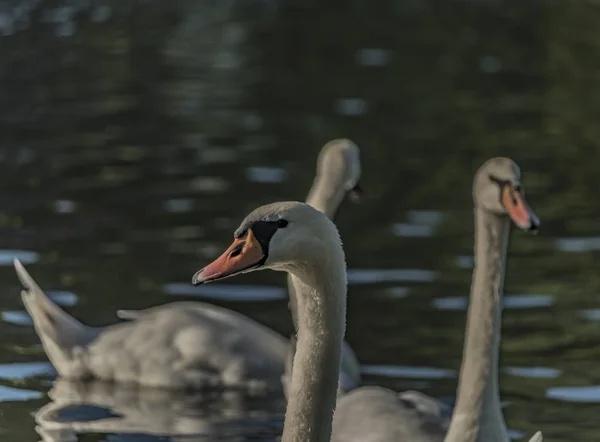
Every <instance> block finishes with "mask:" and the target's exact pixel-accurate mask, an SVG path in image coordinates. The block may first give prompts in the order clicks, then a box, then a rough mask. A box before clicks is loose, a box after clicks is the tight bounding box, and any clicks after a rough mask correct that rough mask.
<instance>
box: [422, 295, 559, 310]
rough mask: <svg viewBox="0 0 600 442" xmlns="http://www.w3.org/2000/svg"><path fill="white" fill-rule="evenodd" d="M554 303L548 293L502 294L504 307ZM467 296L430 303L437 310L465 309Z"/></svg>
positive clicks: (531, 306) (515, 307)
mask: <svg viewBox="0 0 600 442" xmlns="http://www.w3.org/2000/svg"><path fill="white" fill-rule="evenodd" d="M553 303H554V297H553V296H550V295H504V298H503V305H504V308H505V309H520V308H536V307H548V306H551V305H552V304H553ZM468 304H469V298H467V297H466V296H453V297H447V298H438V299H434V300H433V302H432V305H433V306H434V307H435V308H437V309H439V310H466V308H467V306H468Z"/></svg>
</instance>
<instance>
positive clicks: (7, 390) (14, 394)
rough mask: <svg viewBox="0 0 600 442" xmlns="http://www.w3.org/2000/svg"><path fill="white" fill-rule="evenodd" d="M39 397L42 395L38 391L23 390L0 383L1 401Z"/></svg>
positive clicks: (26, 399)
mask: <svg viewBox="0 0 600 442" xmlns="http://www.w3.org/2000/svg"><path fill="white" fill-rule="evenodd" d="M40 397H42V393H40V392H39V391H31V390H24V389H21V388H12V387H5V386H4V385H0V401H1V402H12V401H28V400H31V399H37V398H40Z"/></svg>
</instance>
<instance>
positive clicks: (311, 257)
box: [192, 202, 344, 285]
mask: <svg viewBox="0 0 600 442" xmlns="http://www.w3.org/2000/svg"><path fill="white" fill-rule="evenodd" d="M335 254H337V255H338V256H337V257H335V256H334V255H335ZM332 257H333V258H334V259H335V258H338V259H341V260H342V262H344V252H343V251H342V244H341V240H340V238H339V234H338V231H337V228H336V227H335V225H334V224H333V222H332V221H331V220H329V218H327V216H325V214H323V213H322V212H320V211H318V210H316V209H314V208H313V207H311V206H309V205H308V204H305V203H299V202H283V203H273V204H268V205H266V206H262V207H259V208H258V209H256V210H254V211H253V212H252V213H250V214H249V215H248V216H247V217H246V218H245V219H244V221H242V223H241V224H240V226H239V227H238V229H237V230H236V231H235V233H234V240H233V243H232V244H231V245H230V246H229V248H228V249H227V250H225V252H224V253H223V254H222V255H221V256H220V257H219V258H217V259H216V260H215V261H213V262H212V263H211V264H209V265H208V266H206V267H204V268H203V269H201V270H199V271H198V272H196V274H195V275H194V276H193V278H192V284H194V285H199V284H203V283H207V282H211V281H217V280H219V279H223V278H228V277H230V276H234V275H237V274H240V273H247V272H251V271H254V270H262V269H272V270H279V271H286V272H290V273H294V274H297V272H298V270H299V269H302V268H306V267H308V268H311V267H314V266H319V265H320V264H321V263H323V260H327V259H331V258H332Z"/></svg>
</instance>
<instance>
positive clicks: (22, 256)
mask: <svg viewBox="0 0 600 442" xmlns="http://www.w3.org/2000/svg"><path fill="white" fill-rule="evenodd" d="M15 258H17V259H18V260H19V261H21V263H22V264H24V265H27V264H33V263H34V262H37V261H38V260H39V259H40V254H39V253H37V252H30V251H28V250H0V266H8V265H13V260H14V259H15Z"/></svg>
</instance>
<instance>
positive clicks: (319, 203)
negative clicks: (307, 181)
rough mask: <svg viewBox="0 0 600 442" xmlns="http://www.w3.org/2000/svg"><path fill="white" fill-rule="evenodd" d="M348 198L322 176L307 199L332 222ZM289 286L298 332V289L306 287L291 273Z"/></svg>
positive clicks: (338, 187)
mask: <svg viewBox="0 0 600 442" xmlns="http://www.w3.org/2000/svg"><path fill="white" fill-rule="evenodd" d="M345 196H346V191H345V190H344V189H343V188H342V186H336V185H335V183H332V182H331V180H328V179H326V178H324V177H322V176H320V175H317V176H316V177H315V180H314V182H313V185H312V187H311V188H310V191H309V192H308V196H307V197H306V204H308V205H309V206H312V207H314V208H315V209H317V210H318V211H320V212H323V213H324V214H325V215H327V217H328V218H329V219H330V220H332V221H333V220H334V218H335V215H336V213H337V211H338V209H339V208H340V204H342V201H343V200H344V197H345ZM287 285H288V294H289V307H290V312H291V314H292V322H293V324H294V330H296V331H297V330H298V313H297V312H298V306H297V305H296V304H297V301H296V299H297V296H298V295H297V294H296V292H297V291H298V288H300V287H302V288H305V287H306V286H305V285H303V284H300V282H299V280H298V278H296V277H294V276H293V275H292V274H291V273H288V275H287Z"/></svg>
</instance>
